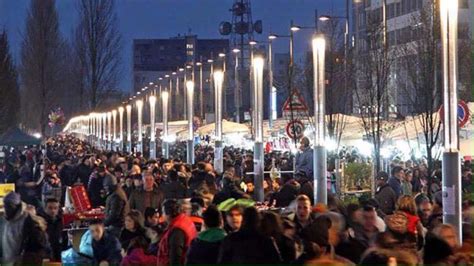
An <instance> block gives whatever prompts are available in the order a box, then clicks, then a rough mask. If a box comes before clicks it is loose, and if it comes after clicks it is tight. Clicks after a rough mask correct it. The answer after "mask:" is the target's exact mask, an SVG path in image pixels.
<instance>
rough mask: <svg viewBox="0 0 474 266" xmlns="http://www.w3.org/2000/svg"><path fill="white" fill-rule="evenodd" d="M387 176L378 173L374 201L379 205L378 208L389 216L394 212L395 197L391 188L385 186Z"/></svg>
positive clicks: (387, 185)
mask: <svg viewBox="0 0 474 266" xmlns="http://www.w3.org/2000/svg"><path fill="white" fill-rule="evenodd" d="M387 179H388V174H387V173H385V172H379V173H378V175H377V177H376V181H377V189H376V191H375V199H376V200H377V201H378V203H379V208H380V210H382V212H383V213H384V214H387V215H390V214H392V213H393V211H394V210H395V204H396V203H397V195H396V194H395V192H394V191H393V189H392V187H391V186H390V185H389V184H387Z"/></svg>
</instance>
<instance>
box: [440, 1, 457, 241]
mask: <svg viewBox="0 0 474 266" xmlns="http://www.w3.org/2000/svg"><path fill="white" fill-rule="evenodd" d="M440 21H441V45H442V55H443V56H442V65H443V96H444V97H443V102H444V118H443V124H444V152H443V162H442V164H443V165H442V170H443V180H442V182H443V188H442V190H443V223H447V224H451V225H452V226H453V227H454V228H455V230H456V233H457V236H458V243H459V244H461V243H462V241H461V238H462V226H461V225H462V220H461V202H462V201H461V190H460V189H461V171H460V170H461V169H460V165H461V160H460V155H459V137H458V131H459V128H458V118H457V106H458V96H457V79H458V62H457V41H458V36H457V33H458V26H457V24H458V0H441V1H440Z"/></svg>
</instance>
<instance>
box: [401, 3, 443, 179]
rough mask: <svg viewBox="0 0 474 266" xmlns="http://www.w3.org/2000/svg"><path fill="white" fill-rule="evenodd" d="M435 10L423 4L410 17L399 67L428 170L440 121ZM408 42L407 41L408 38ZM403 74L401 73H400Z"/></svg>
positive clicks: (438, 51) (438, 49)
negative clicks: (409, 28) (410, 38)
mask: <svg viewBox="0 0 474 266" xmlns="http://www.w3.org/2000/svg"><path fill="white" fill-rule="evenodd" d="M439 23H440V22H439V10H437V8H436V6H435V5H430V6H425V8H424V9H422V10H420V14H417V15H416V16H414V17H413V18H412V23H411V25H416V26H414V27H413V28H412V29H411V30H412V36H413V37H415V38H413V39H412V40H413V41H412V42H409V43H407V44H405V45H403V46H401V47H402V48H401V51H400V52H401V53H400V55H401V56H402V57H403V58H404V60H402V63H403V65H402V67H403V68H404V69H405V71H404V72H405V73H406V81H407V82H408V84H407V86H404V85H403V84H400V86H399V87H400V88H404V93H405V95H406V98H407V99H408V100H409V103H410V107H411V109H412V110H411V111H412V114H413V115H417V117H418V122H419V124H420V125H421V129H422V133H423V137H424V144H425V148H426V155H427V161H428V173H431V172H432V170H433V166H434V165H433V161H434V160H433V148H434V147H435V145H436V144H437V142H438V138H439V134H440V130H441V123H440V120H439V119H438V118H437V116H438V112H437V111H438V110H439V107H440V105H441V99H442V95H441V92H442V90H441V89H440V88H441V85H442V84H441V75H440V73H441V68H440V63H441V60H440V58H441V57H440V53H441V51H440V46H439V41H440V36H441V35H440V24H439ZM410 41H411V40H410ZM402 76H404V75H402Z"/></svg>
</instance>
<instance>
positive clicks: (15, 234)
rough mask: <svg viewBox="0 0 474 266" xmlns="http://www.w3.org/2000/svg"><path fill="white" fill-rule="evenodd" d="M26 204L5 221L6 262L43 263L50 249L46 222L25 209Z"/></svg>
mask: <svg viewBox="0 0 474 266" xmlns="http://www.w3.org/2000/svg"><path fill="white" fill-rule="evenodd" d="M25 207H26V205H24V204H23V205H22V207H21V210H20V211H18V213H17V214H16V215H15V217H13V219H11V220H10V221H5V223H4V225H3V230H2V234H1V241H2V245H1V246H2V256H3V262H4V263H20V264H21V263H23V264H27V263H28V264H41V262H42V259H43V258H45V257H46V253H47V251H48V250H49V243H48V237H47V235H46V222H45V221H44V219H43V218H41V217H39V216H36V215H32V214H29V213H27V212H26V211H25Z"/></svg>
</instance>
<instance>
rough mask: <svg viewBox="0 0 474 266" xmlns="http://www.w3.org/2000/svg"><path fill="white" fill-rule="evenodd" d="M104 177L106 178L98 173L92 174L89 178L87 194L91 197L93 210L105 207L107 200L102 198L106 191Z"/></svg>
mask: <svg viewBox="0 0 474 266" xmlns="http://www.w3.org/2000/svg"><path fill="white" fill-rule="evenodd" d="M104 177H105V176H99V175H98V174H97V173H92V175H91V177H90V178H89V185H88V187H87V194H88V195H89V199H90V201H91V205H92V208H97V207H99V206H105V198H103V197H102V192H103V191H104V184H103V182H104Z"/></svg>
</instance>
